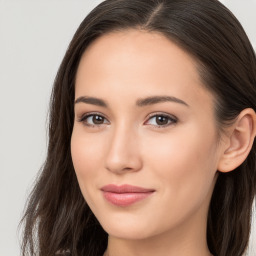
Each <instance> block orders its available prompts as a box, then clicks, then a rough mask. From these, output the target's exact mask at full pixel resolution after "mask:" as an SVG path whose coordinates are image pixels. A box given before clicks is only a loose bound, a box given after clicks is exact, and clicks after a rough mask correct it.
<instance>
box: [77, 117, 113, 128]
mask: <svg viewBox="0 0 256 256" xmlns="http://www.w3.org/2000/svg"><path fill="white" fill-rule="evenodd" d="M79 121H80V122H82V123H83V124H84V125H86V126H92V127H93V126H100V125H102V124H108V123H109V122H108V120H107V119H106V118H105V117H104V116H101V115H98V114H88V115H85V116H83V117H82V118H81V119H80V120H79Z"/></svg>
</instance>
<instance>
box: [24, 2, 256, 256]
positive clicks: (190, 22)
mask: <svg viewBox="0 0 256 256" xmlns="http://www.w3.org/2000/svg"><path fill="white" fill-rule="evenodd" d="M130 28H134V29H141V30H144V31H149V32H150V31H153V32H159V33H162V34H163V35H165V36H166V37H167V38H169V39H170V40H172V41H173V42H175V43H176V44H177V45H179V46H180V47H181V48H183V49H184V50H185V51H186V52H187V53H188V54H190V55H192V56H193V57H194V59H195V60H196V61H197V62H198V63H199V69H198V70H199V72H200V76H201V78H202V80H203V82H204V84H205V86H206V87H207V88H208V89H209V90H210V91H211V92H212V93H213V94H214V95H215V96H216V104H215V105H216V110H215V112H216V120H217V124H218V126H219V128H220V129H221V128H222V127H224V126H225V125H228V123H229V122H230V121H232V120H234V119H235V118H236V116H237V115H238V114H239V113H240V112H241V111H242V110H243V109H245V108H252V109H254V110H255V111H256V100H255V99H256V58H255V53H254V51H253V48H252V46H251V44H250V42H249V40H248V38H247V36H246V34H245V32H244V30H243V28H242V26H241V25H240V23H239V22H238V21H237V19H236V18H235V17H234V16H233V14H232V13H231V12H230V11H229V10H228V9H227V8H225V7H224V6H223V5H222V4H221V3H220V2H218V1H217V0H204V1H202V0H107V1H104V2H102V3H101V4H99V5H98V6H97V7H96V8H95V9H94V10H92V11H91V12H90V13H89V15H88V16H87V17H86V18H85V19H84V20H83V22H82V23H81V25H80V26H79V28H78V29H77V31H76V33H75V35H74V37H73V39H72V41H71V43H70V45H69V47H68V50H67V52H66V54H65V56H64V59H63V61H62V63H61V66H60V68H59V70H58V73H57V75H56V78H55V81H54V86H53V91H52V96H51V106H50V116H49V143H48V152H47V158H46V161H45V164H44V165H43V167H42V170H41V172H40V174H39V176H38V178H37V180H36V184H35V186H34V189H33V191H32V192H31V195H30V198H29V201H28V202H27V206H26V211H25V214H24V217H23V220H22V221H23V222H22V223H23V224H24V234H23V241H22V253H23V256H25V255H26V256H27V255H31V256H32V255H39V256H53V255H58V254H62V255H72V256H81V255H86V256H97V255H99V256H102V255H103V252H104V250H105V249H106V246H107V234H106V232H105V231H104V230H103V229H102V227H101V226H100V225H99V223H98V221H97V220H96V218H95V216H94V215H93V213H92V212H91V210H90V208H89V207H88V205H87V204H86V202H85V200H84V198H83V196H82V194H81V192H80V189H79V185H78V182H77V178H76V175H75V171H74V168H73V164H72V159H71V153H70V139H71V134H72V128H73V122H74V113H73V112H74V109H73V108H74V86H75V76H76V71H77V67H78V64H79V61H80V58H81V56H82V54H83V52H84V51H85V50H86V48H87V46H88V45H89V44H90V43H92V42H93V40H95V39H96V38H98V37H100V36H101V35H103V34H106V33H108V32H112V31H118V30H125V29H130ZM255 194H256V144H255V142H254V144H253V148H252V150H251V152H250V154H249V156H248V158H247V159H246V160H245V162H244V163H243V164H242V165H241V166H239V167H238V168H237V169H236V170H234V171H232V172H229V173H219V176H218V179H217V182H216V186H215V189H214V192H213V196H212V200H211V203H210V208H209V214H208V225H207V241H208V247H209V249H210V251H211V253H212V254H213V255H215V256H241V255H242V254H243V253H244V251H245V250H246V248H247V245H248V240H249V235H250V226H251V223H250V221H251V210H252V204H253V199H254V196H255Z"/></svg>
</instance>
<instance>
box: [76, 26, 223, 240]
mask: <svg viewBox="0 0 256 256" xmlns="http://www.w3.org/2000/svg"><path fill="white" fill-rule="evenodd" d="M75 101H76V103H75V109H74V112H75V120H74V127H73V134H72V138H71V153H72V159H73V164H74V168H75V171H76V175H77V179H78V182H79V185H80V188H81V191H82V194H83V196H84V198H85V200H86V202H87V203H88V205H89V206H90V208H91V210H92V211H93V213H94V214H95V216H96V218H97V219H98V220H99V222H100V223H101V225H102V227H103V228H104V229H105V230H106V231H107V233H109V234H110V235H112V236H115V237H121V238H133V239H135V238H138V239H140V238H146V237H151V236H155V235H159V234H163V233H165V232H173V231H174V230H177V229H178V228H181V227H183V228H184V229H186V230H188V227H189V225H192V224H191V223H193V225H194V226H197V227H198V225H200V223H202V222H206V216H207V210H208V206H209V201H210V198H211V194H212V191H213V187H214V184H215V180H216V169H217V165H218V160H219V149H218V146H217V145H218V143H217V141H218V137H217V129H216V122H215V118H214V106H213V102H214V99H213V96H212V94H211V93H210V92H208V91H207V90H206V89H205V87H204V85H203V84H202V81H201V80H200V77H199V74H198V72H197V67H196V63H195V61H194V60H193V59H192V57H190V56H189V55H188V54H187V53H185V52H184V51H183V50H182V49H180V48H179V47H178V46H176V45H175V44H174V43H172V42H171V41H170V40H169V39H167V38H165V37H164V36H163V35H161V34H158V33H153V32H150V33H149V32H143V31H138V30H128V31H123V32H113V33H110V34H106V35H104V36H102V37H100V38H98V39H97V40H96V41H94V42H93V43H92V44H91V45H90V46H89V47H88V48H87V50H86V51H85V53H84V54H83V56H82V59H81V61H80V64H79V67H78V71H77V76H76V83H75ZM131 186H132V187H131ZM134 186H135V188H134ZM137 187H139V188H140V189H138V188H137ZM155 220H157V221H155ZM149 223H150V225H149Z"/></svg>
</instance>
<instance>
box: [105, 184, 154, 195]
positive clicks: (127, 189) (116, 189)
mask: <svg viewBox="0 0 256 256" xmlns="http://www.w3.org/2000/svg"><path fill="white" fill-rule="evenodd" d="M101 190H102V191H104V192H112V193H119V194H121V193H147V192H154V191H155V190H154V189H148V188H141V187H137V186H132V185H128V184H124V185H120V186H118V185H114V184H109V185H106V186H104V187H102V188H101Z"/></svg>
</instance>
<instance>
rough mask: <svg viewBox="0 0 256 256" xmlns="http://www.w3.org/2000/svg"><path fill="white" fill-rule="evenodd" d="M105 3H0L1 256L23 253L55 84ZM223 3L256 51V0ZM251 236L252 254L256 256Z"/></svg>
mask: <svg viewBox="0 0 256 256" xmlns="http://www.w3.org/2000/svg"><path fill="white" fill-rule="evenodd" d="M100 2H101V1H100V0H95V1H93V0H41V1H40V0H30V1H27V0H0V86H1V94H0V160H1V161H0V202H1V203H0V207H1V208H0V256H12V255H20V250H19V240H18V233H17V227H18V223H19V220H20V218H21V216H22V211H23V207H24V204H25V200H26V198H27V195H28V193H29V191H30V189H31V187H32V184H33V181H34V179H35V177H36V174H37V172H38V171H39V169H40V167H41V165H42V164H43V162H44V159H45V155H46V144H47V142H46V138H47V113H48V103H49V97H50V92H51V87H52V84H53V80H54V77H55V74H56V72H57V69H58V66H59V64H60V62H61V60H62V57H63V56H64V53H65V50H66V48H67V46H68V43H69V42H70V40H71V38H72V36H73V34H74V32H75V30H76V28H77V27H78V25H79V24H80V22H81V21H82V20H83V18H84V17H85V16H86V14H88V12H89V11H90V10H92V9H93V7H95V6H96V5H97V4H98V3H100ZM222 2H223V3H224V4H225V5H226V6H228V7H229V8H230V9H231V11H233V12H234V14H235V15H236V16H237V17H238V19H239V20H240V21H241V23H242V25H243V26H244V28H245V30H246V32H247V33H248V36H249V38H250V39H251V41H252V43H253V45H254V47H255V46H256V15H255V13H256V0H254V1H252V0H244V1H242V0H226V1H222ZM255 100H256V99H255ZM254 214H255V213H254ZM255 215H256V214H255ZM252 232H253V234H252V236H251V243H250V245H251V246H250V250H249V252H248V255H250V256H256V232H255V226H254V227H253V230H252Z"/></svg>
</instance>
